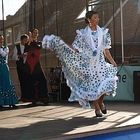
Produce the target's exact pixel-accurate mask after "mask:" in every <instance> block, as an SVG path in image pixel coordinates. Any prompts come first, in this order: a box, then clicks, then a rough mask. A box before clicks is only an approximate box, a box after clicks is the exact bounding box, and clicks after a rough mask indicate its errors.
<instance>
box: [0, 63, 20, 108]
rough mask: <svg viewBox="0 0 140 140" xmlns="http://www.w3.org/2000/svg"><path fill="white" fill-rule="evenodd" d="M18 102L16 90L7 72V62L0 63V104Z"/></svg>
mask: <svg viewBox="0 0 140 140" xmlns="http://www.w3.org/2000/svg"><path fill="white" fill-rule="evenodd" d="M17 103H18V98H17V96H16V90H15V86H14V84H13V82H12V81H11V77H10V74H9V68H8V66H7V64H0V105H15V104H17Z"/></svg>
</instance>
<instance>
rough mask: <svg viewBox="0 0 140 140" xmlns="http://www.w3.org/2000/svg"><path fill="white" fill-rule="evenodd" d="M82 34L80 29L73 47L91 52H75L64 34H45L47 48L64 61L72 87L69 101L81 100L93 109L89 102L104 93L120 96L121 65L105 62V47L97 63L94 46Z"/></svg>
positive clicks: (69, 84)
mask: <svg viewBox="0 0 140 140" xmlns="http://www.w3.org/2000/svg"><path fill="white" fill-rule="evenodd" d="M80 34H81V32H78V36H77V37H76V41H75V42H76V43H73V46H74V48H75V46H82V47H83V48H84V50H85V51H86V52H87V55H83V52H79V53H78V52H75V51H74V50H73V49H71V48H70V47H69V46H68V45H67V44H66V43H65V42H64V41H63V40H62V39H61V38H60V37H57V36H54V35H51V36H45V37H44V39H43V47H44V48H50V49H51V50H53V51H54V52H55V53H56V55H57V56H58V57H59V59H60V61H61V64H62V71H63V72H64V75H65V78H66V79H67V80H66V81H67V85H68V86H69V87H70V89H71V95H70V98H69V101H70V102H71V101H78V102H79V104H80V105H81V106H82V107H83V108H90V104H89V101H93V100H97V99H98V98H99V97H100V96H102V95H103V94H108V95H112V96H115V95H116V88H117V77H116V73H117V68H116V67H113V65H111V64H109V63H107V62H105V60H104V57H103V49H102V50H101V51H100V52H99V54H98V55H99V64H98V65H97V64H95V62H94V56H93V55H92V53H91V52H92V49H91V48H90V47H88V44H87V43H86V42H84V41H85V40H84V38H83V37H82V36H81V35H80ZM81 41H82V42H81ZM83 48H81V49H82V50H83ZM88 52H89V53H88ZM92 60H93V61H92ZM94 64H95V65H94Z"/></svg>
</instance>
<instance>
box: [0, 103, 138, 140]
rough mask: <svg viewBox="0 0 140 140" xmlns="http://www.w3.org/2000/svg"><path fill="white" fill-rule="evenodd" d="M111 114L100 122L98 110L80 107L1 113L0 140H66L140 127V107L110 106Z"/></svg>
mask: <svg viewBox="0 0 140 140" xmlns="http://www.w3.org/2000/svg"><path fill="white" fill-rule="evenodd" d="M106 106H107V108H108V114H107V115H106V116H104V117H103V118H100V119H97V118H96V117H95V114H94V109H82V108H81V107H80V106H79V105H78V104H77V103H51V104H49V106H41V105H40V106H36V107H32V106H31V105H29V104H25V103H24V104H19V105H18V108H17V109H9V108H7V109H2V110H1V111H0V140H50V139H51V140H65V139H71V138H78V137H82V136H88V135H91V134H92V135H95V134H101V133H106V132H113V131H118V130H124V129H130V128H136V127H140V104H135V103H133V102H107V103H106Z"/></svg>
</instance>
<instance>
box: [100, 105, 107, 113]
mask: <svg viewBox="0 0 140 140" xmlns="http://www.w3.org/2000/svg"><path fill="white" fill-rule="evenodd" d="M101 112H102V113H103V114H107V109H106V107H105V106H102V107H101Z"/></svg>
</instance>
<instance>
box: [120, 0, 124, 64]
mask: <svg viewBox="0 0 140 140" xmlns="http://www.w3.org/2000/svg"><path fill="white" fill-rule="evenodd" d="M122 8H123V6H122V0H120V14H121V44H122V63H124V44H123V42H124V40H123V9H122Z"/></svg>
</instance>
